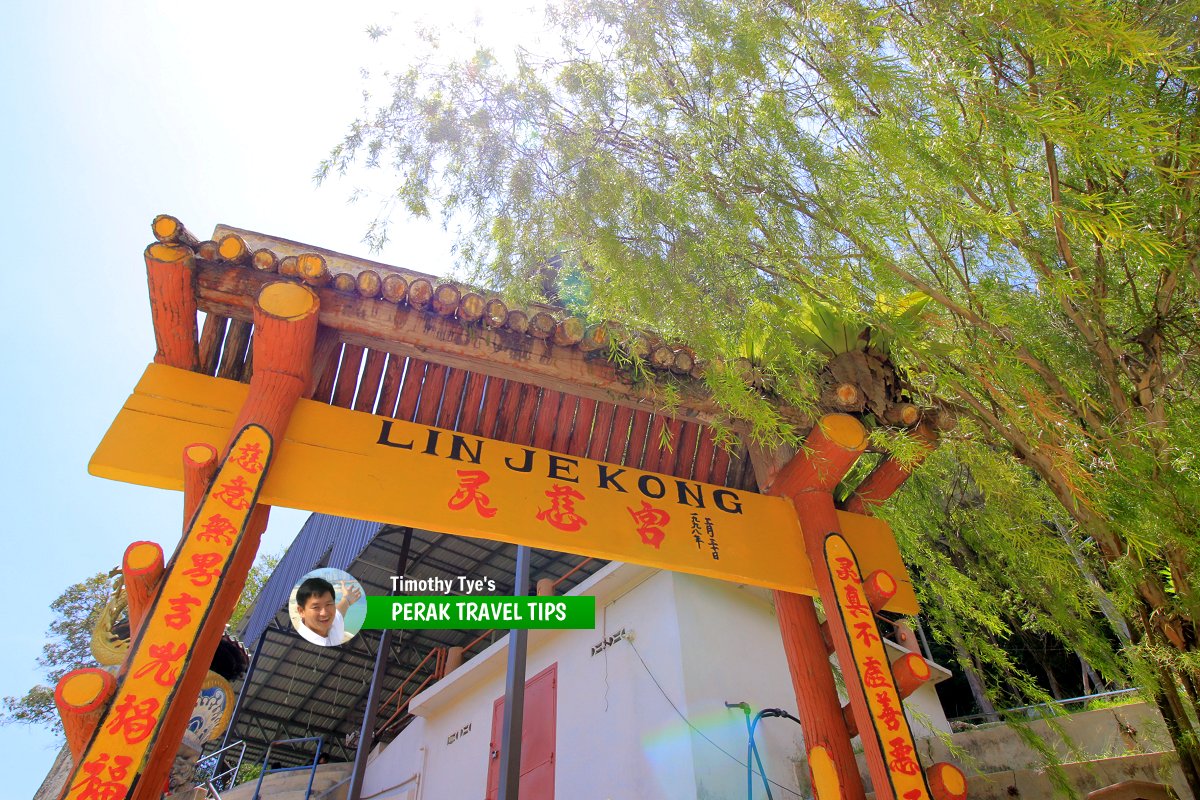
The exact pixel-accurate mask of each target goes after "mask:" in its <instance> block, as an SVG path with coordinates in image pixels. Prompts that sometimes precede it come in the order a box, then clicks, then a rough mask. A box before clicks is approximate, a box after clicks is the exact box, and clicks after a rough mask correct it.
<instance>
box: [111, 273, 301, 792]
mask: <svg viewBox="0 0 1200 800" xmlns="http://www.w3.org/2000/svg"><path fill="white" fill-rule="evenodd" d="M319 308H320V302H319V300H318V298H317V296H316V294H315V293H314V292H313V291H312V290H311V289H309V288H307V287H304V286H300V285H297V284H294V283H288V282H282V281H281V282H279V283H272V284H268V285H267V286H264V287H263V289H262V291H261V292H260V293H259V296H258V300H257V302H256V303H255V308H254V331H255V332H254V355H253V358H254V374H253V376H251V378H250V392H249V394H248V395H247V397H246V402H245V403H244V404H243V406H242V408H241V411H240V412H239V413H238V417H237V420H236V422H234V425H233V428H232V432H231V436H230V441H229V442H227V443H226V444H225V446H224V447H223V448H222V456H223V457H224V456H228V454H229V449H230V447H231V446H232V444H233V438H234V437H236V435H237V433H238V431H240V430H241V429H242V428H243V426H245V425H248V424H258V425H261V426H262V427H263V428H265V429H266V431H267V432H268V433H269V434H270V435H271V438H272V439H273V440H274V441H275V442H276V443H277V444H278V443H279V442H282V441H283V436H284V433H285V431H286V430H287V423H288V420H289V418H290V417H291V414H292V409H294V408H295V405H296V402H297V401H298V400H299V399H300V398H301V397H302V396H303V395H304V393H305V392H306V391H307V389H308V383H309V380H310V377H311V374H312V356H313V350H314V347H315V344H316V336H317V315H318V311H319ZM195 447H196V446H195V445H191V446H189V447H188V448H186V452H185V488H186V486H187V482H188V481H187V478H188V477H191V478H192V480H193V481H195V480H197V477H200V478H202V477H204V476H208V475H211V474H212V469H213V464H212V462H211V461H210V460H209V459H208V458H206V456H207V455H210V454H208V453H205V452H203V451H199V450H196V449H194V448H195ZM188 462H195V463H194V464H193V463H188ZM191 473H195V474H194V475H192V474H191ZM185 494H186V495H188V496H186V497H185V505H187V506H190V505H192V503H197V499H194V498H193V497H192V496H191V494H192V493H191V492H187V493H185ZM197 504H198V503H197ZM268 510H269V507H268V506H257V507H255V508H254V510H253V512H252V513H251V518H250V521H249V523H248V524H247V528H246V532H245V535H244V536H243V538H242V540H241V542H240V543H239V545H238V547H237V549H236V550H235V552H234V553H233V555H232V556H231V558H230V560H229V562H228V565H227V567H226V569H225V572H224V574H223V575H222V579H221V586H220V588H219V589H218V591H217V593H216V597H215V599H214V601H213V606H212V611H211V613H210V614H209V616H208V619H207V622H206V624H205V626H204V627H203V628H202V629H201V630H200V632H199V633H198V634H197V637H196V641H195V643H194V644H193V646H192V649H191V653H190V654H189V659H188V664H187V666H186V668H185V669H184V671H183V674H182V675H181V676H180V680H179V687H178V690H177V692H176V695H175V697H174V698H173V699H172V702H171V705H170V707H169V708H167V709H166V711H165V716H164V719H163V724H162V728H161V730H160V732H159V736H158V740H157V741H156V743H155V745H154V748H153V750H152V751H151V754H150V757H149V758H148V759H147V763H146V768H145V771H144V773H143V775H142V778H141V780H139V781H138V784H137V786H136V787H135V788H134V792H133V794H132V795H131V797H132V798H133V800H157V798H158V797H159V795H160V794H161V791H162V786H163V783H164V781H165V780H166V778H167V776H168V775H169V774H170V771H171V766H172V764H173V761H174V758H175V753H176V751H177V750H178V749H179V743H180V741H182V737H183V732H184V729H185V728H186V726H187V721H188V718H189V717H190V716H191V712H192V706H193V705H194V704H195V699H196V697H198V696H199V692H200V685H201V683H202V682H203V680H204V676H205V675H206V674H207V672H208V665H209V664H210V663H212V658H213V654H214V653H215V652H216V649H217V645H218V644H220V641H221V635H222V634H223V633H224V632H225V625H226V623H227V622H228V621H229V616H230V614H232V613H233V608H234V606H235V605H237V601H238V598H239V597H241V594H242V590H243V589H244V588H245V585H246V577H247V575H249V572H250V567H251V566H252V565H253V563H254V557H255V555H257V553H258V545H259V542H260V541H261V539H262V534H263V531H264V530H266V514H267V512H268ZM195 513H196V511H195V510H192V515H193V516H194V515H195Z"/></svg>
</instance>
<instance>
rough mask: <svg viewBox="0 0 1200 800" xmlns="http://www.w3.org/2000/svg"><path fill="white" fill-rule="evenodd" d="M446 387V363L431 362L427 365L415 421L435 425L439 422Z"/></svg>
mask: <svg viewBox="0 0 1200 800" xmlns="http://www.w3.org/2000/svg"><path fill="white" fill-rule="evenodd" d="M445 388H446V365H445V364H430V365H429V366H428V367H426V368H425V380H424V382H423V383H422V384H421V393H420V398H421V399H420V401H419V402H418V405H417V416H416V419H415V422H417V423H419V424H421V425H433V424H434V423H435V422H437V415H438V408H439V407H440V406H441V403H442V393H443V392H444V390H445Z"/></svg>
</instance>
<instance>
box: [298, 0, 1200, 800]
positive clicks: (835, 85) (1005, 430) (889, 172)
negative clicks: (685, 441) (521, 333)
mask: <svg viewBox="0 0 1200 800" xmlns="http://www.w3.org/2000/svg"><path fill="white" fill-rule="evenodd" d="M548 19H549V22H550V24H551V26H552V28H553V29H554V30H555V31H556V32H557V33H558V34H559V37H560V41H559V42H558V43H557V44H556V45H554V46H553V47H549V48H548V49H547V50H546V52H544V53H541V54H535V53H532V52H528V51H522V52H518V53H516V54H514V55H512V56H511V57H510V56H509V55H508V54H498V53H496V52H493V51H490V50H488V49H486V48H481V49H479V50H477V51H476V52H474V53H473V54H472V55H470V56H468V57H465V58H454V57H450V56H447V55H444V54H443V52H442V51H441V50H440V49H439V47H438V42H437V41H436V39H433V38H430V40H429V41H428V47H427V48H426V49H425V50H424V51H423V52H421V53H419V54H417V55H416V56H415V57H411V60H410V61H409V63H408V65H407V66H406V67H404V68H403V69H402V70H401V71H398V72H395V73H392V74H390V75H389V76H388V78H389V80H390V81H391V84H390V92H389V93H388V94H387V95H386V96H384V97H382V98H378V99H375V101H374V104H375V106H376V107H375V108H374V110H373V111H372V112H371V113H368V114H367V115H366V116H364V117H363V118H361V119H359V120H358V121H356V122H354V123H353V125H352V126H351V128H350V131H349V134H348V135H347V137H346V138H345V140H344V141H343V142H342V143H341V144H340V145H338V146H337V147H336V148H335V149H334V150H333V152H332V154H331V157H330V158H329V160H328V161H326V162H325V163H324V164H322V166H321V168H320V169H319V170H318V175H317V177H318V179H323V178H325V177H326V176H328V175H330V174H335V173H342V172H346V171H348V170H350V169H351V168H352V167H353V166H354V165H355V164H356V163H360V164H362V165H365V166H367V167H384V168H387V169H390V170H393V171H394V172H395V174H396V175H397V178H398V180H397V185H396V191H395V195H394V198H392V200H390V201H389V203H390V205H389V208H390V207H392V205H394V202H392V201H398V202H399V203H400V204H402V205H403V206H404V207H405V208H407V210H408V211H410V212H412V213H415V214H430V213H434V212H437V211H439V210H440V212H441V213H443V214H445V215H446V219H447V220H448V221H449V222H451V223H453V224H456V225H459V226H461V228H460V236H459V247H460V255H461V256H462V257H463V259H464V261H465V262H466V263H468V264H469V265H471V266H473V267H474V269H475V270H476V274H477V276H478V277H480V278H482V279H484V280H488V281H490V282H494V283H499V284H502V285H505V286H510V287H526V289H527V291H535V290H529V289H528V287H531V286H536V275H537V273H538V270H537V266H536V265H539V264H541V263H543V262H544V261H545V259H546V258H547V257H548V256H549V255H551V254H562V255H563V257H564V259H565V260H566V261H567V262H569V263H570V264H572V265H574V266H575V268H577V269H579V270H580V271H581V273H582V274H584V275H586V276H587V278H588V286H589V288H590V293H589V296H588V299H587V303H588V309H589V311H590V313H591V314H592V315H594V316H596V317H598V318H601V317H614V318H618V319H621V320H625V321H630V322H633V323H635V324H645V325H648V326H650V327H653V328H655V329H657V330H660V331H662V332H663V333H665V334H667V335H672V336H679V337H681V338H683V339H685V340H686V341H688V342H689V343H691V344H693V345H695V346H696V348H697V350H698V352H699V354H700V355H702V356H705V357H708V358H710V359H713V360H714V362H719V360H720V359H721V358H722V357H725V358H732V357H733V356H736V355H737V354H738V353H740V352H742V351H743V350H744V343H745V342H747V341H755V342H762V341H769V342H770V346H769V347H760V348H759V352H758V357H759V359H760V364H759V367H760V368H761V369H762V370H764V371H765V372H767V373H768V374H770V375H771V376H772V377H773V378H775V380H774V382H773V383H774V386H775V387H776V390H777V391H778V392H779V393H780V394H781V395H784V396H785V398H786V399H788V400H789V401H790V402H794V403H797V404H800V403H802V402H803V400H804V398H805V397H808V398H809V402H810V403H811V399H812V392H811V387H812V373H813V370H814V368H815V366H816V365H817V363H818V361H817V360H815V359H814V358H813V357H812V351H811V350H809V349H807V348H806V347H804V346H803V343H802V342H801V341H799V340H798V338H797V336H796V335H795V331H791V332H789V324H791V323H793V322H794V316H795V315H794V308H795V307H796V306H797V305H800V306H805V305H806V304H811V302H812V300H813V299H816V300H819V301H820V302H822V303H824V304H825V305H826V306H829V307H834V308H838V309H839V310H840V313H841V314H843V315H845V317H846V319H847V320H850V321H856V322H858V323H860V325H861V326H862V327H867V326H869V327H870V328H871V329H872V330H875V331H881V332H883V333H885V334H887V335H888V336H889V340H890V345H891V348H892V354H893V357H894V359H895V360H896V361H897V363H899V364H901V365H903V367H904V368H905V369H906V371H907V375H908V378H909V380H910V381H911V383H912V384H913V385H914V386H915V387H918V389H919V390H920V391H921V392H923V393H925V395H926V397H925V399H926V400H933V399H935V398H936V399H940V400H944V401H948V402H949V403H951V404H952V405H953V406H955V407H956V408H957V409H958V410H959V412H960V414H961V415H962V418H963V425H962V426H961V428H960V429H959V431H958V432H957V433H956V434H955V438H956V439H957V441H956V442H955V443H953V444H951V445H950V446H948V448H947V450H946V452H945V453H944V454H942V455H939V456H938V457H937V458H935V459H934V462H933V463H932V464H931V465H930V466H929V467H928V468H927V470H926V477H925V478H923V479H922V480H921V481H919V482H918V484H917V485H914V486H913V487H910V489H909V491H908V496H907V497H906V498H905V499H902V500H900V501H898V505H897V509H896V511H895V512H894V513H893V514H892V516H893V519H894V520H895V521H896V525H897V529H898V531H899V532H900V533H901V538H902V541H903V544H904V548H905V553H906V555H907V556H908V558H909V559H910V561H911V562H912V563H913V564H914V565H916V566H917V568H918V569H920V570H922V571H924V572H926V573H927V575H928V576H937V578H938V579H939V580H943V581H945V583H944V584H943V587H942V588H943V592H944V595H945V596H951V595H953V596H955V597H959V598H972V600H971V602H967V601H966V600H961V599H960V600H959V601H957V602H953V603H949V602H948V603H947V604H946V605H945V609H944V612H941V613H942V619H941V621H942V623H943V625H944V627H945V630H947V631H951V632H953V631H955V630H956V629H957V630H958V634H957V635H959V636H960V639H961V640H962V641H965V642H966V643H968V644H969V645H970V646H971V647H972V648H973V649H976V650H978V651H980V652H986V651H987V648H988V647H989V646H990V645H989V644H988V642H987V641H986V639H987V637H986V636H983V635H982V632H987V631H989V630H992V631H997V630H998V626H1000V625H1001V623H1000V622H998V621H997V620H998V619H999V617H998V616H997V613H998V608H1000V607H1001V606H1003V605H1004V604H1010V605H1011V604H1012V603H1017V604H1019V605H1020V607H1021V608H1023V609H1028V614H1029V623H1028V624H1030V625H1036V626H1037V627H1038V628H1039V629H1040V630H1044V631H1050V632H1053V633H1055V634H1056V635H1059V636H1063V637H1064V638H1066V639H1067V640H1069V641H1071V642H1072V644H1073V645H1074V646H1076V647H1078V648H1079V649H1080V651H1081V652H1082V653H1084V654H1086V656H1087V657H1088V658H1089V659H1095V663H1096V664H1097V665H1098V666H1099V667H1100V668H1101V669H1102V670H1106V671H1107V674H1108V676H1109V677H1117V675H1118V674H1124V675H1126V676H1129V677H1132V679H1134V680H1136V681H1137V682H1139V683H1142V684H1144V685H1147V686H1150V687H1151V688H1152V690H1153V691H1154V692H1156V693H1157V696H1158V697H1159V703H1160V707H1161V708H1162V710H1163V711H1164V714H1165V715H1166V716H1167V718H1168V722H1169V724H1170V725H1171V726H1172V731H1173V734H1174V735H1175V739H1176V743H1177V746H1178V748H1179V750H1180V752H1181V755H1182V756H1183V765H1184V769H1185V772H1186V773H1187V774H1188V776H1189V779H1190V781H1191V783H1192V785H1193V787H1195V788H1197V789H1200V754H1198V753H1197V748H1196V737H1195V734H1194V732H1193V729H1192V723H1191V722H1190V721H1189V710H1190V711H1192V712H1194V708H1195V704H1196V698H1197V693H1196V689H1195V685H1196V681H1197V678H1198V677H1200V675H1198V667H1200V663H1198V661H1197V643H1198V641H1200V635H1198V629H1197V623H1198V622H1200V597H1198V596H1197V589H1198V588H1200V587H1197V582H1196V578H1195V568H1196V565H1197V559H1198V557H1200V552H1198V547H1200V536H1198V535H1197V534H1198V533H1200V531H1198V528H1197V525H1198V523H1197V520H1200V474H1198V472H1200V464H1198V462H1197V458H1198V456H1197V453H1198V452H1200V408H1198V405H1197V394H1196V387H1197V379H1198V378H1200V370H1198V369H1197V356H1198V355H1200V338H1197V326H1198V323H1200V319H1198V317H1200V313H1198V310H1197V309H1198V302H1197V301H1198V299H1200V222H1198V218H1197V208H1196V203H1197V180H1198V178H1200V98H1198V83H1200V63H1198V60H1197V31H1198V30H1200V3H1198V2H1196V0H1182V1H1181V2H1153V3H1151V2H1119V3H1102V2H1098V1H1097V0H1062V1H1061V2H1057V3H1053V4H1050V3H1042V4H1034V3H1028V2H1024V0H996V1H993V0H989V2H974V1H972V0H968V2H962V3H956V4H945V3H939V2H926V1H923V0H916V1H915V2H905V3H891V2H883V1H882V0H816V2H812V3H804V4H796V3H787V2H767V1H765V0H758V1H752V2H739V3H734V2H727V1H722V0H681V1H680V2H669V3H663V2H637V3H634V2H625V1H623V0H563V2H562V3H561V4H560V5H557V6H554V7H552V8H551V10H550V12H549V16H548ZM380 33H381V32H380V31H376V32H375V35H376V36H377V37H378V35H379V34H380ZM381 41H382V42H384V43H386V41H387V38H386V37H383V38H382V39H381ZM386 233H387V218H386V216H384V217H381V218H379V219H377V220H376V221H375V223H374V224H373V225H372V227H371V229H370V232H369V234H368V235H369V237H370V238H373V239H374V240H375V241H376V242H379V241H382V240H383V239H384V238H386ZM914 291H915V292H920V293H922V294H923V295H925V296H927V297H929V298H931V302H930V303H929V304H928V305H927V306H926V307H925V309H924V311H923V314H924V317H925V319H924V324H923V325H920V326H917V325H897V324H896V320H897V319H898V317H899V316H901V315H898V314H897V306H898V304H900V302H901V300H900V298H904V297H910V296H911V293H912V292H914ZM518 294H519V292H518ZM764 334H765V337H764ZM709 383H710V385H711V388H712V389H713V392H714V394H715V396H716V397H717V399H718V400H719V401H720V402H722V403H723V404H724V405H725V407H726V408H728V409H729V410H730V412H731V414H732V415H733V416H736V417H739V418H741V419H744V420H748V421H749V422H751V423H752V425H753V426H754V430H755V432H756V435H757V436H759V437H760V438H763V439H772V438H776V439H779V438H782V439H788V438H789V437H790V436H791V432H790V431H789V430H788V429H787V427H786V426H785V425H784V424H783V423H782V421H781V420H780V418H779V417H778V416H777V415H775V414H774V412H773V411H772V410H771V408H770V406H769V404H767V403H765V402H763V401H761V399H760V398H759V396H758V394H757V393H756V392H755V391H754V390H752V389H751V388H750V387H749V386H747V384H746V382H745V381H742V380H740V379H738V377H737V376H736V375H734V374H732V373H731V371H728V370H721V369H714V370H712V372H711V374H710V376H709ZM964 476H965V477H964ZM960 479H961V480H960ZM956 480H959V481H960V484H961V482H962V481H967V482H969V483H973V484H974V485H975V486H977V487H978V490H979V492H980V493H981V494H982V496H984V497H986V499H987V504H986V505H987V506H990V507H992V508H994V509H997V510H995V511H986V510H980V509H970V508H964V507H963V506H962V504H961V502H960V501H961V500H962V498H958V499H957V500H954V501H953V502H948V500H949V499H953V498H950V497H949V495H948V494H947V493H950V492H952V490H951V489H948V488H946V486H947V484H946V482H950V485H951V486H952V485H953V484H954V481H956ZM935 485H936V486H940V487H941V488H940V489H934V488H933V487H934V486H935ZM1051 501H1052V502H1051ZM931 505H932V506H933V507H935V508H937V509H938V513H939V517H938V520H937V525H936V528H937V529H936V530H933V531H928V530H927V531H921V530H919V527H918V526H917V525H916V524H915V522H913V523H912V524H905V523H904V521H903V519H902V518H903V517H905V516H906V514H905V511H907V515H908V516H909V517H910V518H911V519H912V520H918V519H922V517H921V516H920V515H921V514H925V513H927V510H928V508H929V507H930V506H931ZM1097 585H1099V587H1101V589H1102V590H1103V597H1104V600H1105V602H1110V603H1113V604H1115V608H1114V607H1112V606H1104V605H1103V604H1102V603H1101V599H1100V597H1098V595H1097V591H1096V589H1095V587H1096V586H1097ZM926 601H927V603H929V605H930V607H931V608H936V607H937V605H938V602H939V601H938V600H937V599H936V598H928V597H927V598H926ZM968 608H969V609H971V610H972V613H969V614H962V613H961V612H962V611H963V610H964V609H968ZM1106 608H1107V609H1108V610H1110V612H1111V614H1110V616H1111V617H1112V618H1113V619H1114V620H1115V627H1116V628H1121V627H1122V626H1123V625H1124V624H1125V620H1128V621H1130V622H1131V623H1132V624H1131V625H1130V626H1129V631H1130V632H1131V639H1130V640H1129V641H1128V642H1126V643H1125V644H1124V645H1123V647H1122V649H1121V650H1120V655H1121V657H1120V659H1116V658H1114V657H1113V649H1112V647H1111V645H1109V644H1107V643H1108V642H1110V641H1111V640H1112V638H1113V636H1114V635H1115V634H1114V633H1113V631H1111V630H1110V631H1104V630H1101V629H1097V628H1094V627H1091V626H1088V625H1082V624H1079V622H1078V620H1091V619H1096V618H1098V617H1100V611H1103V610H1105V609H1106ZM968 622H969V623H970V626H969V627H970V631H968ZM972 631H973V632H972ZM994 658H995V659H997V660H998V659H1000V658H1001V656H1000V655H999V654H994Z"/></svg>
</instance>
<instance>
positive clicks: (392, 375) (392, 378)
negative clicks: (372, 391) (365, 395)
mask: <svg viewBox="0 0 1200 800" xmlns="http://www.w3.org/2000/svg"><path fill="white" fill-rule="evenodd" d="M405 360H406V359H405V358H404V356H398V355H396V354H395V353H388V354H387V366H386V367H384V370H383V385H382V386H380V388H379V403H378V404H376V406H375V413H376V414H379V415H381V416H384V417H391V416H395V413H396V401H397V400H398V399H400V383H401V381H402V380H403V379H404V362H405Z"/></svg>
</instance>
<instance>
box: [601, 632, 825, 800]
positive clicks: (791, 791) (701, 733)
mask: <svg viewBox="0 0 1200 800" xmlns="http://www.w3.org/2000/svg"><path fill="white" fill-rule="evenodd" d="M625 641H627V642H629V646H630V647H631V648H632V649H633V653H634V655H636V656H637V658H638V661H640V662H641V663H642V669H644V670H646V674H647V675H649V676H650V680H652V681H653V682H654V685H655V686H656V687H658V692H659V694H661V695H662V696H663V699H664V700H666V701H667V703H668V704H670V706H671V708H672V709H674V710H675V713H676V714H678V715H679V718H680V719H681V720H683V721H684V724H686V725H687V726H688V727H689V728H691V729H692V731H694V732H695V733H696V734H697V735H698V736H700V738H702V739H703V740H704V741H706V742H708V743H709V744H711V745H712V746H713V747H715V748H717V749H718V750H720V751H721V752H722V753H724V754H725V755H727V756H729V758H731V759H732V760H733V761H734V763H736V764H738V765H740V766H743V767H746V768H747V769H749V766H748V763H747V762H744V761H742V760H741V759H740V758H738V757H737V756H735V755H734V754H733V753H730V752H729V751H728V750H726V749H725V748H724V747H721V745H719V744H717V743H716V742H714V741H713V740H712V739H710V738H708V736H707V735H706V734H705V733H704V731H702V730H700V729H699V728H697V727H696V726H695V725H693V724H692V721H691V720H690V719H688V718H687V717H686V716H685V715H684V713H683V712H682V711H680V710H679V706H677V705H675V701H674V700H672V699H671V696H670V695H668V694H667V692H666V690H665V689H663V687H662V684H661V683H659V682H658V678H656V677H654V673H653V672H651V671H650V667H649V666H648V665H647V664H646V660H645V659H644V658H642V654H641V653H640V652H638V649H637V645H635V644H634V643H633V640H632V639H626V640H625ZM771 710H772V711H778V710H779V709H771ZM785 713H786V712H785ZM789 716H790V715H789ZM792 719H795V717H792ZM796 721H797V722H799V720H796ZM763 780H765V781H770V783H772V784H774V785H775V786H776V787H778V788H780V789H783V790H784V791H785V792H788V793H789V794H791V795H792V796H793V797H801V798H802V797H804V795H802V794H800V793H799V792H797V791H796V790H795V789H792V788H791V787H788V786H784V785H783V784H782V783H779V782H777V781H772V780H771V779H770V778H768V777H767V776H766V775H765V774H764V775H763Z"/></svg>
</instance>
